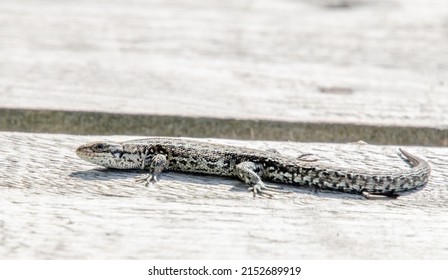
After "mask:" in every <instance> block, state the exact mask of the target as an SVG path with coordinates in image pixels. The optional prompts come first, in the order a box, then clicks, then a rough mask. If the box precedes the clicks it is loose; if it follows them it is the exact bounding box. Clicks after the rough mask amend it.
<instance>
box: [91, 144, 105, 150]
mask: <svg viewBox="0 0 448 280" xmlns="http://www.w3.org/2000/svg"><path fill="white" fill-rule="evenodd" d="M93 149H94V150H102V149H104V144H103V143H98V144H96V145H95V146H93Z"/></svg>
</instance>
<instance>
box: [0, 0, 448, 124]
mask: <svg viewBox="0 0 448 280" xmlns="http://www.w3.org/2000/svg"><path fill="white" fill-rule="evenodd" d="M447 22H448V5H447V3H446V0H430V1H422V0H390V1H369V0H313V1H309V0H302V1H299V0H296V1H290V0H280V1H274V0H259V1H258V0H257V1H240V0H232V1H221V0H211V1H209V0H202V1H198V0H186V1H146V0H126V1H124V0H122V1H120V0H119V1H87V0H80V1H51V0H41V1H15V0H14V1H7V0H1V1H0V77H1V79H0V104H1V105H0V106H1V107H6V108H38V109H62V110H81V111H98V110H99V111H105V112H119V113H132V114H166V115H176V116H178V115H181V116H182V115H185V116H208V117H216V118H237V119H243V118H248V119H268V120H283V121H284V120H287V121H293V122H337V123H359V124H376V125H403V126H417V127H418V126H424V127H437V128H444V129H446V128H447V125H448V94H447V92H448V80H447V77H448V52H447V47H448V36H447V35H446V34H447V33H448V24H447Z"/></svg>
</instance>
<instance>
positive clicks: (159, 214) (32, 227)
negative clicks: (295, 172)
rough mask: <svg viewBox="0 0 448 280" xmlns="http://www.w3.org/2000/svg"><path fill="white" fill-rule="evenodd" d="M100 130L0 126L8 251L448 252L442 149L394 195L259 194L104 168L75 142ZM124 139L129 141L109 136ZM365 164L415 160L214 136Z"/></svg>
mask: <svg viewBox="0 0 448 280" xmlns="http://www.w3.org/2000/svg"><path fill="white" fill-rule="evenodd" d="M104 138H105V137H93V136H92V137H85V136H83V137H80V136H69V135H47V134H26V133H9V132H1V133H0V142H1V143H2V145H0V240H1V243H0V256H1V258H2V259H24V258H31V259H155V258H160V259H178V258H186V259H198V258H199V259H202V258H204V259H205V258H210V259H211V258H213V259H248V258H251V259H297V258H304V259H366V258H367V259H446V258H447V257H448V246H447V244H448V235H447V232H448V223H447V222H446V217H447V215H448V207H447V205H448V189H447V182H448V178H447V174H446V172H445V171H446V169H447V163H446V158H447V157H448V149H446V148H417V147H406V149H408V150H409V151H412V152H413V153H415V154H418V155H421V156H422V157H424V158H426V159H428V160H429V162H430V164H431V166H432V168H433V172H432V175H431V178H430V182H429V184H428V185H427V186H426V187H424V188H422V189H420V190H418V191H416V192H411V193H406V194H405V195H403V196H401V197H399V199H397V200H386V201H370V200H365V199H363V198H361V197H359V196H355V195H348V194H342V193H334V192H322V191H319V192H317V193H315V192H314V191H313V190H311V189H306V188H296V187H287V186H286V187H287V189H288V190H291V191H292V193H290V194H283V195H278V196H277V197H276V198H275V199H260V198H256V199H254V198H253V197H252V196H251V194H250V193H247V192H246V190H245V188H244V187H243V186H242V184H241V183H239V182H238V181H237V180H234V179H230V178H229V179H227V178H220V177H215V176H199V175H188V174H180V173H173V172H171V173H164V174H163V176H162V180H161V181H160V182H159V183H158V184H157V185H156V186H154V187H152V188H146V187H144V186H141V185H139V184H138V183H136V182H135V179H136V178H137V177H139V176H141V175H143V174H142V173H140V172H137V171H136V172H125V171H117V170H106V169H102V168H100V167H96V166H94V165H91V164H89V163H87V162H84V161H82V160H80V159H78V158H77V157H76V155H75V153H74V150H75V148H76V147H77V146H78V145H80V144H83V143H84V142H87V141H91V140H96V139H104ZM107 139H115V140H124V139H130V137H117V136H115V137H113V136H110V137H107ZM208 141H216V142H220V143H228V144H234V145H242V146H248V147H253V148H260V149H268V148H275V149H277V150H279V151H280V152H281V153H284V154H288V155H298V154H301V153H309V152H310V153H313V154H314V155H315V157H317V158H318V159H319V160H320V161H323V162H329V163H335V164H339V165H346V166H356V167H362V168H366V169H380V170H381V169H393V170H398V169H401V168H409V167H408V166H407V164H406V163H404V162H403V161H402V160H401V159H400V157H399V156H398V155H397V151H398V149H397V147H392V146H387V147H384V146H370V145H363V144H356V143H355V144H313V143H309V144H303V143H294V142H241V141H230V140H222V139H221V140H213V139H210V140H208Z"/></svg>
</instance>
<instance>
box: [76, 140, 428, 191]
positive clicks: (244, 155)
mask: <svg viewBox="0 0 448 280" xmlns="http://www.w3.org/2000/svg"><path fill="white" fill-rule="evenodd" d="M400 151H401V153H402V156H403V158H404V159H405V160H407V161H409V162H410V164H411V165H412V168H410V169H407V170H403V171H398V172H395V171H391V172H386V171H384V172H372V171H368V170H362V169H356V168H353V169H348V168H342V167H338V166H335V165H326V164H321V163H319V162H316V161H312V160H309V159H305V158H300V157H299V158H294V157H290V156H285V155H282V154H280V153H278V152H276V151H275V150H268V151H263V150H256V149H249V148H244V147H235V146H230V145H223V144H213V143H208V142H204V141H198V140H193V139H186V138H170V137H154V138H147V139H139V140H131V141H126V142H120V143H118V142H107V141H105V142H93V143H89V144H85V145H82V146H80V147H79V148H78V149H77V150H76V154H77V155H78V156H79V157H80V158H81V159H84V160H86V161H89V162H91V163H94V164H97V165H101V166H104V167H107V168H115V169H148V170H149V171H150V174H149V175H148V176H147V177H146V178H145V180H146V182H147V183H148V184H149V183H153V182H156V181H158V180H159V175H160V173H161V172H162V171H163V170H172V171H180V172H193V173H204V174H214V175H219V176H230V177H237V178H239V179H241V180H242V181H244V182H245V183H246V184H247V185H248V186H249V187H248V189H249V190H250V191H252V192H253V193H254V195H256V194H260V195H265V196H268V197H271V196H272V194H271V191H275V190H278V188H276V187H273V186H268V185H266V184H265V183H264V182H263V181H262V179H264V180H267V181H272V182H279V183H287V184H295V185H307V186H311V187H315V188H321V189H330V190H336V191H342V192H347V193H355V194H362V195H364V196H365V197H367V198H376V197H397V196H398V194H397V193H399V192H402V191H407V190H411V189H414V188H417V187H420V186H423V185H425V184H426V183H427V182H428V177H429V175H430V172H431V168H430V166H429V164H428V162H426V161H425V160H423V159H421V158H419V157H417V156H414V155H412V154H410V153H408V152H406V151H404V150H402V149H400Z"/></svg>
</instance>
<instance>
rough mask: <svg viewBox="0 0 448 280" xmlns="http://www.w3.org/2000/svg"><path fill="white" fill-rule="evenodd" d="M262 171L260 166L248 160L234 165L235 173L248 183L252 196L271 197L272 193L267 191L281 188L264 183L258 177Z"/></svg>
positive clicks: (276, 190) (277, 190) (275, 190)
mask: <svg viewBox="0 0 448 280" xmlns="http://www.w3.org/2000/svg"><path fill="white" fill-rule="evenodd" d="M262 173H263V170H262V167H261V166H260V165H257V164H255V163H253V162H250V161H245V162H241V163H239V164H237V165H236V175H237V176H238V178H240V179H241V180H242V181H243V182H245V183H246V184H247V185H249V187H248V191H251V192H253V194H254V197H255V196H256V195H257V194H258V195H260V196H265V197H268V198H272V197H273V195H272V194H271V193H269V192H279V189H281V188H276V187H272V186H267V185H265V184H264V183H263V181H262V180H261V178H260V175H261V174H262Z"/></svg>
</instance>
